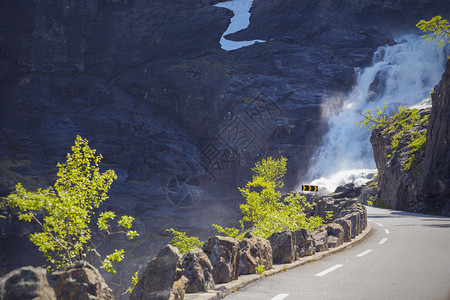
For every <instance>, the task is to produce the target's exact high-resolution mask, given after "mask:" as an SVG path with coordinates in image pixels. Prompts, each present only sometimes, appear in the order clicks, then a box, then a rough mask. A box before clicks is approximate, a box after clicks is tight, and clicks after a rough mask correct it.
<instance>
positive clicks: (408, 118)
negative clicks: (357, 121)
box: [383, 107, 429, 171]
mask: <svg viewBox="0 0 450 300" xmlns="http://www.w3.org/2000/svg"><path fill="white" fill-rule="evenodd" d="M428 118H429V115H425V116H423V117H422V116H421V115H420V111H419V110H418V109H407V108H404V107H399V112H398V113H397V114H396V115H394V116H392V117H391V118H390V119H389V120H388V121H387V123H386V129H385V130H384V131H383V134H393V133H395V134H394V135H393V136H392V138H391V145H390V151H391V152H390V153H389V154H388V158H391V157H392V155H394V154H395V153H396V152H397V150H398V146H399V142H400V139H401V138H402V137H403V136H404V135H405V134H406V133H407V132H408V131H409V130H410V129H411V128H412V127H413V126H415V125H423V126H427V125H428ZM410 135H411V138H410V141H409V143H408V145H407V147H408V148H409V149H410V150H409V154H408V158H407V160H406V162H405V164H404V166H403V170H404V171H408V170H411V169H412V168H413V167H414V166H415V165H416V164H417V162H418V160H417V158H416V155H417V154H418V153H420V152H421V151H424V150H425V146H426V132H412V133H410Z"/></svg>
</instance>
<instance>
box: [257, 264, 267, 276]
mask: <svg viewBox="0 0 450 300" xmlns="http://www.w3.org/2000/svg"><path fill="white" fill-rule="evenodd" d="M265 271H266V268H264V266H263V265H257V266H256V273H258V274H259V275H261V274H263V273H264V272H265Z"/></svg>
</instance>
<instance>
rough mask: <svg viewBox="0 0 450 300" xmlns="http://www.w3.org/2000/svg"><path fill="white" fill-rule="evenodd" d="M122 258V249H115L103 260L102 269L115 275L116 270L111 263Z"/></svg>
mask: <svg viewBox="0 0 450 300" xmlns="http://www.w3.org/2000/svg"><path fill="white" fill-rule="evenodd" d="M123 258H124V250H123V249H120V250H117V249H115V250H114V253H111V254H109V255H107V256H106V258H105V259H104V260H103V262H102V268H103V269H105V270H106V271H107V272H109V273H111V274H116V269H114V267H113V264H112V263H113V261H117V262H120V261H122V260H123Z"/></svg>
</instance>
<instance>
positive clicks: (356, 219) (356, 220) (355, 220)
mask: <svg viewBox="0 0 450 300" xmlns="http://www.w3.org/2000/svg"><path fill="white" fill-rule="evenodd" d="M342 219H344V220H349V221H350V222H351V223H352V225H351V230H350V234H351V237H352V238H355V237H356V236H357V235H358V234H360V233H361V232H362V231H361V218H360V214H359V213H358V212H352V213H349V214H346V215H344V216H343V217H342Z"/></svg>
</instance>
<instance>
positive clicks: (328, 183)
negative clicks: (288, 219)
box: [308, 35, 446, 193]
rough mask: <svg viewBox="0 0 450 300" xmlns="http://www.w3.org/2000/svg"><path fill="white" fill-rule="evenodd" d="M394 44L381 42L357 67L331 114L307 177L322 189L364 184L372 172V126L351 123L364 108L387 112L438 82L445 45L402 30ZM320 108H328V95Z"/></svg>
mask: <svg viewBox="0 0 450 300" xmlns="http://www.w3.org/2000/svg"><path fill="white" fill-rule="evenodd" d="M396 42H397V44H395V45H393V46H383V47H379V48H378V50H377V51H376V52H375V53H374V55H373V59H372V65H371V66H370V67H367V68H362V69H356V70H355V71H356V73H357V82H356V84H355V86H354V87H353V89H352V91H351V92H350V93H349V94H348V95H347V97H345V98H344V99H342V105H341V106H340V107H339V108H338V109H336V110H335V111H332V112H331V114H332V116H330V115H328V116H326V117H329V120H328V125H329V131H328V133H327V134H326V135H325V137H324V138H323V146H322V147H321V149H320V151H318V152H317V153H316V155H315V157H314V159H313V165H312V167H311V168H310V170H309V174H308V177H309V179H310V182H311V184H313V185H318V186H319V191H321V192H323V193H329V192H333V191H334V189H335V188H336V187H337V186H339V185H343V184H346V183H349V182H355V184H357V185H361V184H364V183H365V182H367V181H368V180H370V179H372V178H373V176H374V175H375V174H376V169H375V162H374V158H373V152H372V147H371V144H370V133H371V132H370V131H369V130H368V129H367V128H362V129H361V128H360V127H359V126H356V125H355V123H356V122H359V121H360V120H362V119H363V117H362V115H361V114H363V113H364V112H365V111H366V110H367V109H374V108H377V107H380V108H383V103H385V102H386V105H387V108H385V109H384V110H383V112H385V113H387V114H388V115H390V114H393V113H396V112H397V111H398V110H397V107H398V106H400V105H406V106H408V107H410V106H413V105H417V104H418V103H420V102H422V101H423V100H424V99H425V98H428V97H429V96H430V93H431V90H432V88H433V87H434V86H435V85H436V84H438V82H439V80H440V78H441V76H442V73H443V72H444V65H445V60H446V55H445V53H446V51H445V49H444V48H439V47H437V43H434V42H429V41H425V40H423V39H422V38H421V37H420V36H416V35H406V36H402V37H400V38H398V39H397V40H396ZM323 105H324V111H327V112H328V113H330V110H329V106H328V107H327V101H326V99H325V101H324V104H323Z"/></svg>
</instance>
